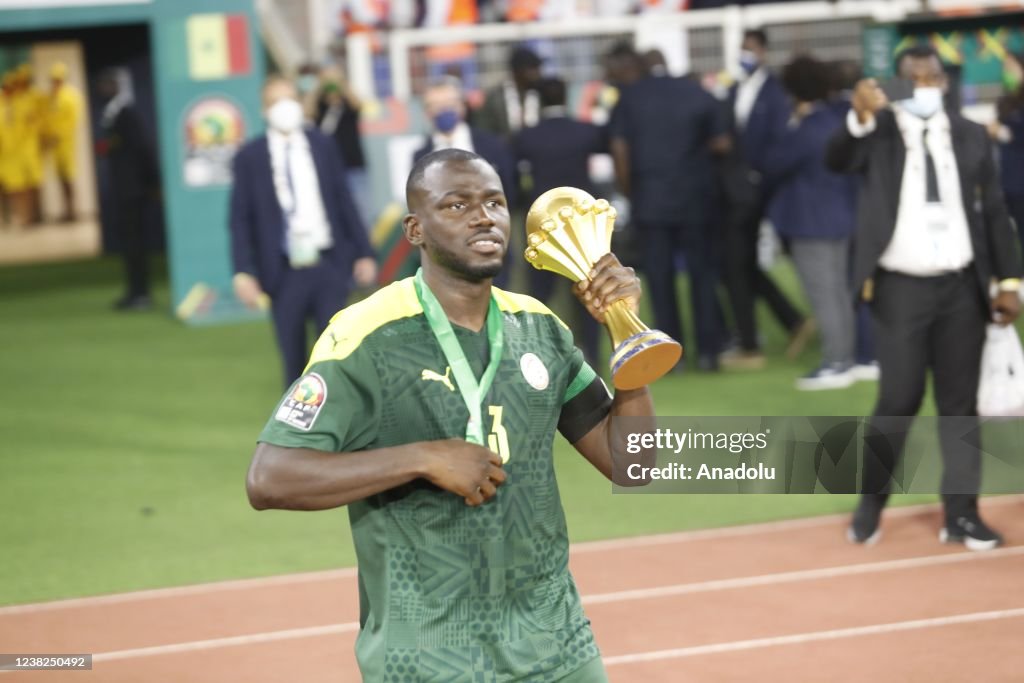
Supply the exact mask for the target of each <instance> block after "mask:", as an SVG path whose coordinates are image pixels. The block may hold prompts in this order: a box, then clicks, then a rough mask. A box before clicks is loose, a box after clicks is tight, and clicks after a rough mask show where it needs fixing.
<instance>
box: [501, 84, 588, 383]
mask: <svg viewBox="0 0 1024 683" xmlns="http://www.w3.org/2000/svg"><path fill="white" fill-rule="evenodd" d="M537 91H538V93H539V95H540V122H539V123H537V125H536V126H534V127H532V128H524V129H523V130H521V131H519V133H518V134H517V135H516V137H515V139H514V140H513V150H514V151H515V155H516V160H517V161H518V162H519V164H520V166H521V167H522V168H524V169H527V170H528V172H527V173H525V174H524V176H525V177H526V178H528V179H529V180H528V182H526V183H524V184H525V185H526V188H525V189H524V197H523V199H524V202H523V206H525V207H529V206H530V205H532V204H533V202H534V201H535V200H536V199H537V197H539V196H540V195H542V194H544V193H545V192H547V191H548V190H551V189H553V188H556V187H566V186H568V187H578V188H579V189H581V190H583V191H584V192H589V193H590V194H594V188H593V183H592V182H591V181H590V157H591V155H593V154H601V153H604V152H607V151H608V142H607V138H606V136H605V132H604V130H602V129H601V128H599V127H598V126H595V125H594V124H592V123H585V122H583V121H577V120H575V119H573V118H571V117H570V116H569V111H568V109H567V107H566V89H565V81H563V80H561V79H560V78H545V79H543V80H541V81H540V83H538V84H537ZM559 281H561V282H565V283H567V282H568V281H567V280H566V279H565V278H563V277H560V276H558V275H555V274H554V273H551V272H549V271H545V270H537V269H535V268H530V293H531V294H532V295H533V296H535V297H537V298H538V299H540V300H541V301H545V302H546V301H549V300H550V299H551V295H552V292H553V291H554V289H555V287H556V286H557V285H558V283H559ZM579 311H580V312H583V313H585V312H586V311H585V310H584V309H582V308H580V309H579ZM580 325H581V328H582V331H583V333H582V334H581V335H580V339H581V343H582V345H583V351H584V353H585V354H586V356H587V360H588V361H589V362H590V363H591V364H592V365H594V364H596V362H597V345H598V341H599V340H600V335H599V334H598V333H597V321H596V320H595V319H594V318H593V316H589V315H587V316H585V317H583V318H582V319H581V321H580Z"/></svg>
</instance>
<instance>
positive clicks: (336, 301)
mask: <svg viewBox="0 0 1024 683" xmlns="http://www.w3.org/2000/svg"><path fill="white" fill-rule="evenodd" d="M351 282H352V269H351V268H350V267H347V268H339V267H338V266H337V264H336V263H334V262H331V261H328V260H326V259H323V260H321V261H320V263H318V264H317V265H315V266H313V267H312V268H299V269H293V268H287V270H286V271H285V275H284V279H283V281H282V282H281V284H280V286H279V287H278V288H277V289H276V290H275V291H274V293H273V294H272V295H271V306H270V313H271V317H272V318H273V320H274V333H275V335H276V336H277V346H278V349H279V350H280V352H281V360H282V362H283V370H284V386H285V387H288V386H291V383H292V382H294V381H295V380H296V379H298V377H299V375H301V374H302V371H303V370H304V369H305V368H306V363H307V362H308V361H309V350H310V346H311V345H310V344H309V340H308V337H307V334H306V331H307V330H306V325H307V323H308V321H309V319H310V318H312V319H313V322H314V323H315V324H316V334H317V335H320V334H321V333H322V332H323V331H324V330H325V329H326V328H327V323H329V322H330V321H331V318H332V317H333V316H334V314H335V313H337V312H338V311H340V310H341V309H342V308H344V307H345V304H346V303H347V302H348V295H349V292H350V289H351Z"/></svg>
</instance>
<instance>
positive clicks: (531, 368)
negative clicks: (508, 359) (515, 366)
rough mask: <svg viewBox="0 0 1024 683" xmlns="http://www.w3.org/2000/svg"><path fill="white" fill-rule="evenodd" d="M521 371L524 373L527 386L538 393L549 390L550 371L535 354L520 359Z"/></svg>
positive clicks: (525, 355) (527, 354)
mask: <svg viewBox="0 0 1024 683" xmlns="http://www.w3.org/2000/svg"><path fill="white" fill-rule="evenodd" d="M519 369H520V370H522V371H523V377H525V378H526V382H527V384H529V385H530V386H531V387H533V388H534V389H536V390H537V391H544V390H545V389H547V388H548V379H549V378H548V369H547V368H546V367H544V361H542V360H541V359H540V358H538V357H537V355H536V354H533V353H524V354H523V357H522V358H520V359H519Z"/></svg>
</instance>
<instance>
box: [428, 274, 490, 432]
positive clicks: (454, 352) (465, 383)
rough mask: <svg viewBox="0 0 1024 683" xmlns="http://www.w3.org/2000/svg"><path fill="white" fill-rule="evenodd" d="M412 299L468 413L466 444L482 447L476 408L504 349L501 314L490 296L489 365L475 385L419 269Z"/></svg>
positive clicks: (480, 429)
mask: <svg viewBox="0 0 1024 683" xmlns="http://www.w3.org/2000/svg"><path fill="white" fill-rule="evenodd" d="M415 282H416V298H417V299H419V300H420V305H421V306H422V307H423V315H424V316H425V317H426V319H427V324H428V325H430V330H431V331H432V332H433V333H434V337H435V338H436V339H437V343H438V344H439V345H440V346H441V351H442V352H443V353H444V358H445V360H446V361H448V367H450V368H451V369H452V375H454V377H455V383H456V384H457V385H458V387H459V393H460V394H462V401H463V403H465V404H466V409H467V410H469V422H468V423H467V424H466V441H469V442H471V443H475V444H479V445H481V446H484V445H486V444H485V442H484V423H483V419H482V418H481V410H480V404H481V403H483V401H484V398H486V397H487V392H488V391H490V388H491V383H492V382H493V381H494V375H495V374H496V373H497V372H498V365H499V364H500V363H501V351H502V347H503V346H504V345H505V338H504V337H505V335H504V325H503V324H502V320H501V311H499V310H498V303H497V302H496V301H495V300H494V295H493V294H492V295H491V301H490V304H489V306H488V308H487V343H488V344H489V346H490V356H491V359H490V362H489V363H488V364H487V369H486V370H484V374H483V377H481V378H480V382H479V383H477V381H476V377H475V376H474V375H473V369H472V368H471V367H470V366H469V361H468V360H467V359H466V354H465V352H464V351H463V350H462V345H461V344H459V340H458V339H456V338H455V331H454V330H453V329H452V324H451V322H449V320H448V315H447V314H446V313H445V312H444V309H443V308H442V307H441V302H439V301H438V300H437V297H436V296H434V293H433V292H431V291H430V287H428V286H427V283H426V282H424V281H423V269H422V268H420V269H418V270H417V271H416V280H415Z"/></svg>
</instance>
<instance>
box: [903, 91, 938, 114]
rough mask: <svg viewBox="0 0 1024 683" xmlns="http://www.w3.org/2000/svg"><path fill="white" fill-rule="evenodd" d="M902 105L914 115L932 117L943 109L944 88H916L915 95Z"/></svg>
mask: <svg viewBox="0 0 1024 683" xmlns="http://www.w3.org/2000/svg"><path fill="white" fill-rule="evenodd" d="M900 105H901V106H902V107H903V109H904V110H906V111H907V112H908V113H910V114H913V115H914V116H917V117H920V118H922V119H927V118H930V117H932V116H933V115H934V114H935V113H936V112H938V111H939V110H940V109H942V88H914V96H913V97H912V98H911V99H909V100H904V101H903V102H900Z"/></svg>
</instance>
